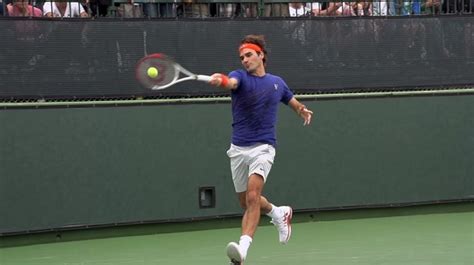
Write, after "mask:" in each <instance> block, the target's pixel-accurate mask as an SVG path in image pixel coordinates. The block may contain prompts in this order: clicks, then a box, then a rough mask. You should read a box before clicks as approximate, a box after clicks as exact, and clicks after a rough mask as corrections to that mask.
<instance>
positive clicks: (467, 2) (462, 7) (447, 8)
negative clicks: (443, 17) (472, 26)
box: [442, 0, 474, 14]
mask: <svg viewBox="0 0 474 265" xmlns="http://www.w3.org/2000/svg"><path fill="white" fill-rule="evenodd" d="M442 6H443V13H445V14H448V13H473V12H474V0H449V1H448V0H444V1H443V3H442Z"/></svg>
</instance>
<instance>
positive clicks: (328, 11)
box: [311, 1, 342, 16]
mask: <svg viewBox="0 0 474 265" xmlns="http://www.w3.org/2000/svg"><path fill="white" fill-rule="evenodd" d="M341 6H342V3H341V2H318V1H316V2H314V3H311V12H312V13H313V15H314V16H334V15H336V12H337V10H338V9H339V8H340V7H341Z"/></svg>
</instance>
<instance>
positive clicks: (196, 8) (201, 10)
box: [182, 0, 210, 18]
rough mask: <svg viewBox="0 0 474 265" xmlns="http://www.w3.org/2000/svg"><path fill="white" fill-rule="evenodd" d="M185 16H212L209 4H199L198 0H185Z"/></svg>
mask: <svg viewBox="0 0 474 265" xmlns="http://www.w3.org/2000/svg"><path fill="white" fill-rule="evenodd" d="M182 8H183V11H182V12H183V16H184V17H192V18H207V17H210V13H209V5H208V4H198V3H197V1H196V0H183V6H182Z"/></svg>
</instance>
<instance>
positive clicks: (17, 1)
mask: <svg viewBox="0 0 474 265" xmlns="http://www.w3.org/2000/svg"><path fill="white" fill-rule="evenodd" d="M6 13H7V14H8V16H10V17H41V16H43V12H41V9H39V8H36V7H33V6H32V5H30V4H28V0H13V1H12V3H11V4H8V5H7V8H6Z"/></svg>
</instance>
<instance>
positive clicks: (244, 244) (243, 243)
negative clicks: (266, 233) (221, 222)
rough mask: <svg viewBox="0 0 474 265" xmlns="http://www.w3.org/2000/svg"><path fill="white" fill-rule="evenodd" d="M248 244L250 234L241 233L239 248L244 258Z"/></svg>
mask: <svg viewBox="0 0 474 265" xmlns="http://www.w3.org/2000/svg"><path fill="white" fill-rule="evenodd" d="M250 244H252V238H251V237H250V236H248V235H243V236H241V237H240V240H239V247H240V250H242V255H244V256H243V258H244V259H245V258H246V257H247V252H248V250H249V247H250Z"/></svg>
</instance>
